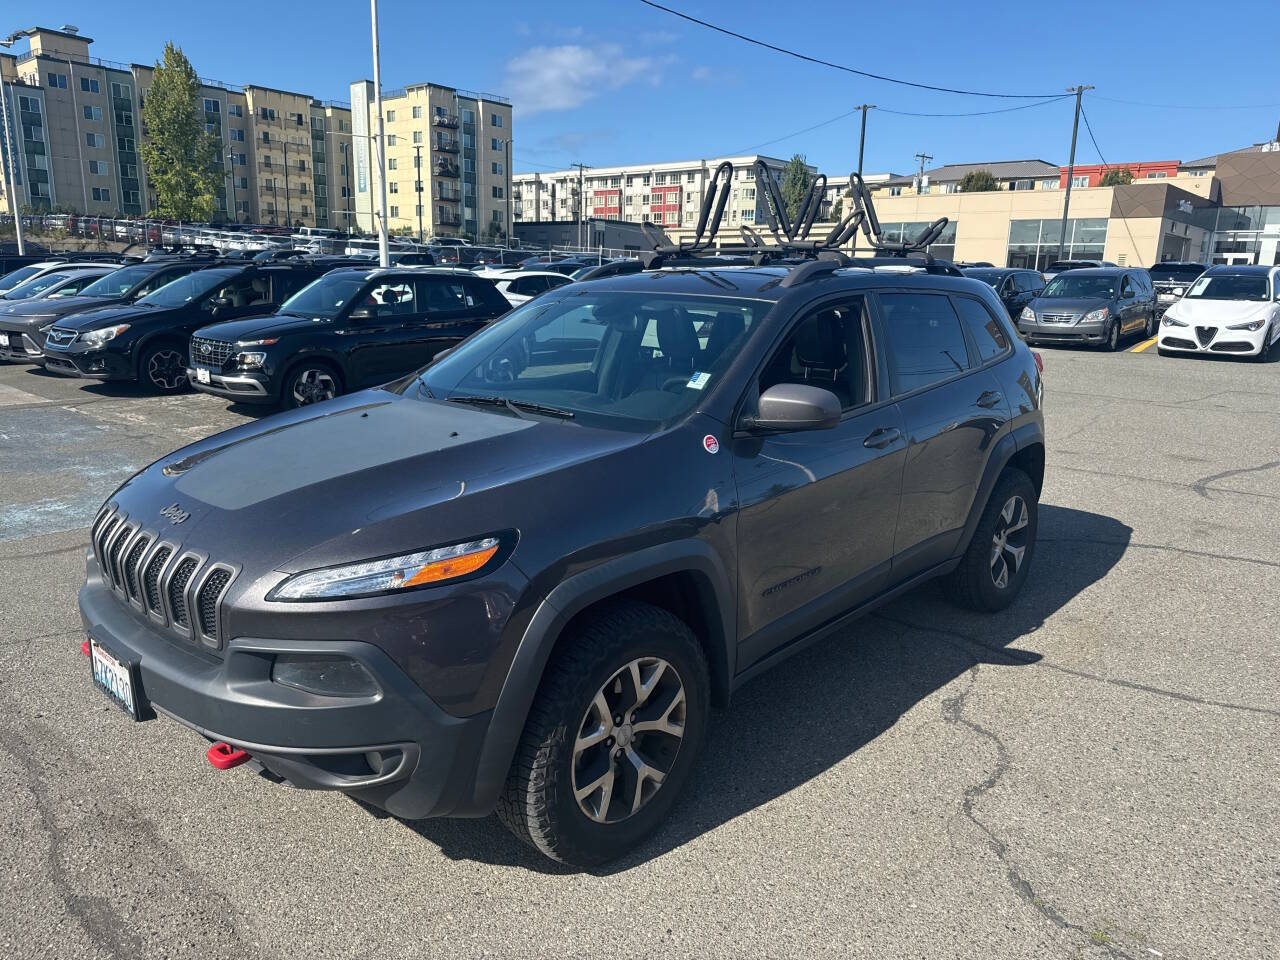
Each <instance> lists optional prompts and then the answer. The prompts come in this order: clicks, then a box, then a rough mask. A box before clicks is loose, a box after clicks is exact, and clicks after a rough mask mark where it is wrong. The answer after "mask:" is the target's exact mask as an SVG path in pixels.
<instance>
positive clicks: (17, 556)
mask: <svg viewBox="0 0 1280 960" xmlns="http://www.w3.org/2000/svg"><path fill="white" fill-rule="evenodd" d="M73 529H77V530H88V529H89V528H88V527H75V528H73ZM66 532H68V533H69V532H70V531H66ZM88 548H89V547H88V544H84V543H73V544H72V545H71V546H69V547H54V548H53V549H52V550H38V551H36V552H35V553H10V554H6V555H3V556H0V563H8V562H9V561H10V560H38V559H40V558H41V557H53V556H57V555H58V554H60V553H70V552H71V551H73V550H88Z"/></svg>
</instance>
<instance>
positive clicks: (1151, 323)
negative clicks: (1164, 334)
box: [1142, 313, 1160, 340]
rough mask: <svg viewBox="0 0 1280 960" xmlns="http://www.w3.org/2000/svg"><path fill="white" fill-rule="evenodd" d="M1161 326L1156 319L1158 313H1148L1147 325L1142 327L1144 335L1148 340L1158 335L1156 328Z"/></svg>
mask: <svg viewBox="0 0 1280 960" xmlns="http://www.w3.org/2000/svg"><path fill="white" fill-rule="evenodd" d="M1159 326H1160V324H1159V323H1158V322H1157V321H1156V315H1155V314H1154V313H1148V314H1147V325H1146V326H1145V327H1143V328H1142V335H1143V336H1144V337H1146V338H1147V339H1148V340H1150V339H1151V338H1152V337H1154V336H1155V335H1156V329H1157V328H1158V327H1159Z"/></svg>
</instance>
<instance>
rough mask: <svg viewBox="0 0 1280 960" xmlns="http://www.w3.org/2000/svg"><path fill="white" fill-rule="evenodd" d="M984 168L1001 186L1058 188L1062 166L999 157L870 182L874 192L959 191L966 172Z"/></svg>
mask: <svg viewBox="0 0 1280 960" xmlns="http://www.w3.org/2000/svg"><path fill="white" fill-rule="evenodd" d="M978 170H983V171H986V172H987V173H989V174H991V175H992V176H993V177H995V180H996V183H998V184H999V185H1000V189H1001V190H1057V189H1058V181H1059V180H1060V179H1061V168H1060V167H1059V166H1058V165H1057V164H1056V163H1049V162H1048V161H1046V160H995V161H991V162H988V163H949V164H946V165H945V166H941V167H933V168H931V169H929V170H926V171H924V175H923V176H921V175H920V174H919V173H915V174H911V175H909V176H894V177H887V178H885V179H884V180H882V181H880V182H879V183H876V184H874V185H872V184H870V183H869V184H868V186H869V187H870V188H871V192H872V194H873V195H874V196H877V197H878V196H889V197H913V196H928V195H930V194H939V193H959V192H960V183H961V181H963V180H964V178H965V175H966V174H969V173H972V172H974V171H978Z"/></svg>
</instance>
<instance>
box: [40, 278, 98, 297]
mask: <svg viewBox="0 0 1280 960" xmlns="http://www.w3.org/2000/svg"><path fill="white" fill-rule="evenodd" d="M98 279H100V278H99V277H96V276H92V275H90V276H87V277H77V278H76V279H75V280H72V281H71V282H70V283H67V284H64V285H63V286H61V287H59V288H58V289H57V290H56V291H55V292H54V293H51V294H49V299H50V300H61V299H62V298H63V297H74V296H75V295H76V294H77V293H79V292H80V291H81V290H83V289H84V288H85V287H87V286H88V285H89V284H91V283H93V281H95V280H98Z"/></svg>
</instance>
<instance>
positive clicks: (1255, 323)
mask: <svg viewBox="0 0 1280 960" xmlns="http://www.w3.org/2000/svg"><path fill="white" fill-rule="evenodd" d="M1266 322H1267V319H1266V317H1259V318H1258V319H1257V320H1249V321H1247V322H1246V323H1233V324H1231V326H1229V327H1227V329H1228V330H1261V329H1262V326H1263V324H1265V323H1266Z"/></svg>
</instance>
